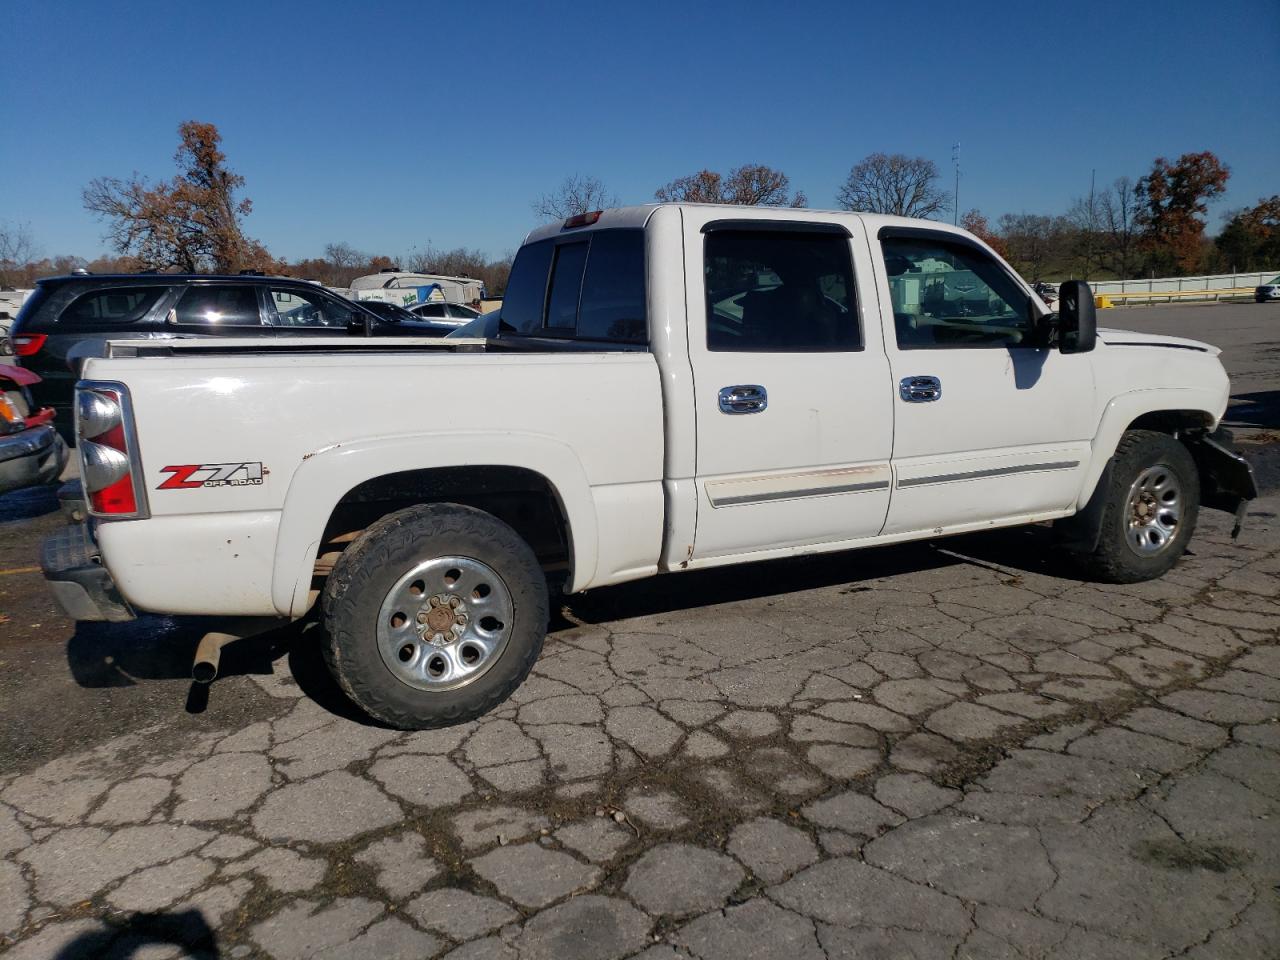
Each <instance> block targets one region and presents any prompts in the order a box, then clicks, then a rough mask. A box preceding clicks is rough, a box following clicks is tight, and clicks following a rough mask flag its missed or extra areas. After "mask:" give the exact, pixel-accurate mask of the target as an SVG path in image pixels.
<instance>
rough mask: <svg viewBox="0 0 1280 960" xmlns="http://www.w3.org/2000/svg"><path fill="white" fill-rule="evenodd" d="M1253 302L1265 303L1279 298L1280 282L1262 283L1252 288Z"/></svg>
mask: <svg viewBox="0 0 1280 960" xmlns="http://www.w3.org/2000/svg"><path fill="white" fill-rule="evenodd" d="M1253 300H1254V302H1255V303H1266V302H1267V301H1268V300H1280V283H1264V284H1262V285H1261V286H1259V287H1254V288H1253Z"/></svg>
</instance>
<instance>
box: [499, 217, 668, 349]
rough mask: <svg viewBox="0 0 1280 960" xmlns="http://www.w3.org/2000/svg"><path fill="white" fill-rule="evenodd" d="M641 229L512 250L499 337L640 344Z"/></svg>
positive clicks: (644, 321)
mask: <svg viewBox="0 0 1280 960" xmlns="http://www.w3.org/2000/svg"><path fill="white" fill-rule="evenodd" d="M644 251H645V246H644V231H643V230H641V229H614V230H593V231H588V232H585V233H583V232H575V233H573V234H570V235H568V236H565V237H556V238H554V239H549V240H540V241H538V242H536V243H530V244H526V245H525V246H523V247H521V248H520V252H519V253H518V254H517V255H516V261H515V263H514V264H513V265H512V268H511V278H510V280H508V282H507V290H506V295H505V296H504V297H503V300H502V313H501V323H500V331H501V333H507V334H517V335H525V336H537V337H550V338H556V339H571V340H591V341H604V342H613V343H625V344H644V343H646V342H647V341H648V330H649V327H648V316H647V309H646V298H645V277H646V274H645V252H644Z"/></svg>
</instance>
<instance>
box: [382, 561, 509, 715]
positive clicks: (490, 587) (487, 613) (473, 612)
mask: <svg viewBox="0 0 1280 960" xmlns="http://www.w3.org/2000/svg"><path fill="white" fill-rule="evenodd" d="M514 620H515V609H514V606H513V605H512V601H511V591H510V590H508V589H507V585H506V584H505V583H504V582H503V580H502V578H501V577H500V576H498V574H497V572H496V571H495V570H494V569H493V568H492V567H490V566H489V565H488V564H486V563H481V562H480V561H479V560H473V559H471V558H470V557H437V558H436V559H434V560H428V561H426V562H425V563H420V564H418V565H417V566H416V567H414V568H413V569H412V570H410V571H409V572H408V573H406V574H405V575H404V576H402V577H401V578H400V579H399V580H397V581H396V582H395V584H394V585H393V586H392V587H391V589H390V590H389V591H387V596H386V598H385V599H384V600H383V601H382V608H381V609H380V610H379V611H378V652H379V653H380V654H382V661H383V663H385V664H386V665H387V669H389V670H390V671H391V672H392V673H393V674H395V676H396V677H398V678H399V679H400V680H402V681H403V682H405V683H407V684H408V685H409V686H411V687H416V688H417V689H419V690H432V691H444V690H456V689H457V688H458V687H464V686H466V685H467V684H468V683H471V682H472V681H473V680H475V679H477V678H478V677H480V676H481V675H482V674H484V672H485V671H487V670H488V669H489V668H490V667H492V666H493V665H494V664H495V663H496V662H497V661H498V657H500V656H501V655H502V651H503V650H504V649H505V648H506V645H507V640H508V639H509V638H510V636H511V629H512V627H513V626H514Z"/></svg>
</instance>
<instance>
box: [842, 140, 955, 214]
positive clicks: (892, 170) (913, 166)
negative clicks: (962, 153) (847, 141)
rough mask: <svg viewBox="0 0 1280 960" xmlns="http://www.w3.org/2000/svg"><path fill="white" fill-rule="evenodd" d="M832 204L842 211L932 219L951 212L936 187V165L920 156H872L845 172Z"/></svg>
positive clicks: (948, 201)
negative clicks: (847, 172)
mask: <svg viewBox="0 0 1280 960" xmlns="http://www.w3.org/2000/svg"><path fill="white" fill-rule="evenodd" d="M836 202H837V203H839V204H840V207H841V208H842V209H844V210H858V211H861V212H864V213H889V214H893V215H895V216H899V217H932V216H934V215H936V214H939V213H945V212H946V211H948V210H950V209H951V195H950V194H949V193H947V192H946V191H945V190H942V189H940V188H939V187H938V165H937V164H935V163H934V162H933V161H932V160H927V159H925V158H924V157H908V156H907V155H906V154H902V153H895V154H891V155H890V154H884V153H873V154H871V155H870V156H869V157H867V158H866V159H865V160H863V161H862V162H861V163H859V164H857V165H856V166H854V167H853V169H851V170H850V171H849V176H848V178H847V179H846V180H845V182H844V185H843V186H842V187H841V188H840V192H839V193H838V194H837V195H836Z"/></svg>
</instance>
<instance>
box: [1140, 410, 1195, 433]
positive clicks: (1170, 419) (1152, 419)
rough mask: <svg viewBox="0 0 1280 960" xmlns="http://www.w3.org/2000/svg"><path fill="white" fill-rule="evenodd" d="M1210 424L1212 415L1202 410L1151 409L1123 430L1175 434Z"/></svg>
mask: <svg viewBox="0 0 1280 960" xmlns="http://www.w3.org/2000/svg"><path fill="white" fill-rule="evenodd" d="M1211 426H1213V417H1212V416H1211V415H1210V414H1208V413H1206V412H1205V411H1203V410H1153V411H1152V412H1151V413H1144V414H1143V415H1142V416H1140V417H1138V419H1136V420H1134V421H1133V423H1131V424H1129V426H1127V427H1126V428H1125V430H1155V431H1158V432H1159V433H1168V434H1173V435H1175V436H1176V435H1178V434H1181V433H1186V432H1187V431H1189V430H1207V429H1208V428H1209V427H1211Z"/></svg>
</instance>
